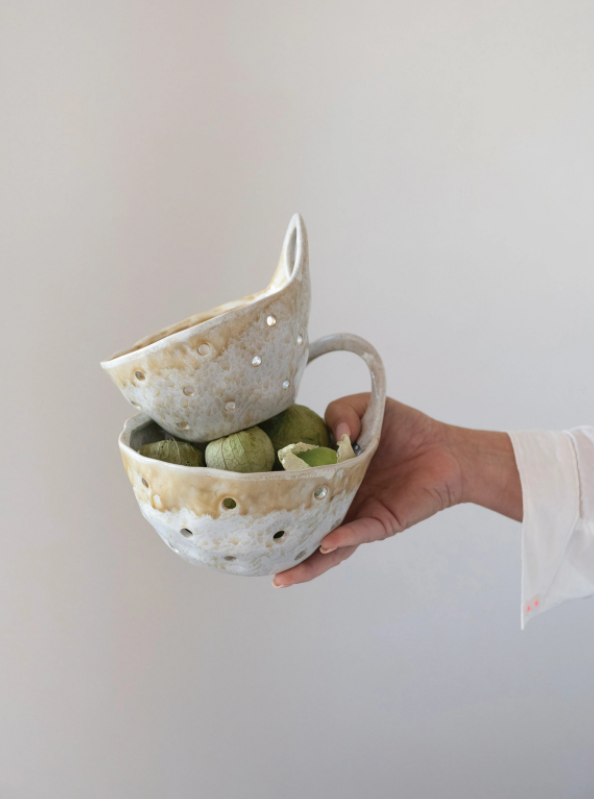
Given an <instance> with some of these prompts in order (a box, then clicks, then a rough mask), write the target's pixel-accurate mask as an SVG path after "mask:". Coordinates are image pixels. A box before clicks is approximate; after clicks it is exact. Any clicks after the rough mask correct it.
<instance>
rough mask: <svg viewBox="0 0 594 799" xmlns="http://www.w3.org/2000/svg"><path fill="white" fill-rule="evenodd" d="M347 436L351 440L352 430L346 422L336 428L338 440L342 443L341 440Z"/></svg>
mask: <svg viewBox="0 0 594 799" xmlns="http://www.w3.org/2000/svg"><path fill="white" fill-rule="evenodd" d="M344 435H347V436H348V437H349V438H350V437H351V428H350V427H349V426H348V424H347V423H346V422H340V424H339V425H337V427H336V440H337V441H340V439H341V438H342V437H343V436H344Z"/></svg>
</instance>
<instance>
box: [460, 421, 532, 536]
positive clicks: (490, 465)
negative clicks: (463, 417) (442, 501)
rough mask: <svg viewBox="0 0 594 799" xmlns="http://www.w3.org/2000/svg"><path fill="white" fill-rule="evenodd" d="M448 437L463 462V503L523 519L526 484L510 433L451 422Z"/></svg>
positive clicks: (461, 491) (461, 472) (461, 489)
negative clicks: (468, 426) (523, 484)
mask: <svg viewBox="0 0 594 799" xmlns="http://www.w3.org/2000/svg"><path fill="white" fill-rule="evenodd" d="M447 437H448V441H449V442H450V447H451V448H452V451H453V452H454V453H455V455H456V457H457V459H458V463H459V464H460V480H461V488H460V502H472V503H474V504H475V505H482V507H484V508H489V509H490V510H493V511H496V512H497V513H501V514H503V515H504V516H509V517H510V518H511V519H515V520H516V521H522V517H523V509H522V484H521V482H520V474H519V472H518V467H517V464H516V458H515V455H514V450H513V447H512V443H511V440H510V437H509V436H508V435H507V433H499V432H494V431H490V430H470V429H467V428H463V427H454V426H452V425H448V426H447Z"/></svg>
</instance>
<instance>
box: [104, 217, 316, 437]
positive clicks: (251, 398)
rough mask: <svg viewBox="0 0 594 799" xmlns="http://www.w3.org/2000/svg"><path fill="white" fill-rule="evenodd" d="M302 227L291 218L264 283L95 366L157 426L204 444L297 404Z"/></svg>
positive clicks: (301, 361)
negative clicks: (269, 278) (257, 289)
mask: <svg viewBox="0 0 594 799" xmlns="http://www.w3.org/2000/svg"><path fill="white" fill-rule="evenodd" d="M309 306H310V281H309V264H308V248H307V233H306V230H305V225H304V224H303V220H302V219H301V217H300V216H299V215H298V214H295V216H293V218H292V219H291V222H290V224H289V228H288V230H287V234H286V236H285V240H284V243H283V248H282V252H281V257H280V260H279V263H278V266H277V269H276V271H275V273H274V275H273V278H272V281H271V283H270V285H269V286H268V288H267V289H265V290H264V291H260V292H258V293H257V294H253V295H251V296H249V297H244V298H243V299H241V300H237V301H235V302H230V303H227V304H225V305H220V306H219V307H218V308H214V309H212V310H210V311H205V312H204V313H200V314H196V315H195V316H192V317H190V318H189V319H185V320H184V321H183V322H179V323H178V324H176V325H172V326H171V327H169V328H166V329H165V330H161V331H160V332H159V333H157V334H155V335H153V336H149V337H147V338H145V339H142V340H141V341H139V342H138V343H137V344H136V345H135V346H134V347H132V348H131V349H129V350H127V351H125V352H121V353H118V354H117V355H114V356H113V357H112V358H111V359H110V360H108V361H104V362H103V363H102V364H101V366H102V367H103V368H104V369H105V371H106V372H107V373H108V374H109V375H110V377H111V378H112V380H113V381H114V383H115V384H116V385H117V386H118V388H119V389H120V390H121V392H122V394H123V395H124V396H125V397H126V399H127V400H128V401H129V402H130V403H131V404H132V405H134V406H135V407H137V408H139V409H140V410H142V411H144V413H146V414H147V415H148V416H150V417H151V419H154V420H155V421H156V422H158V423H159V424H160V425H161V427H162V428H163V429H164V430H167V431H168V432H170V433H172V434H173V435H175V436H178V437H179V438H185V439H187V440H188V441H197V442H204V441H212V440H213V439H215V438H220V437H221V436H226V435H230V434H231V433H234V432H236V431H238V430H244V429H246V428H247V427H252V426H253V425H256V424H259V423H260V422H263V421H264V420H265V419H269V418H270V417H271V416H274V415H275V414H277V413H280V411H282V410H284V409H285V408H288V407H289V405H292V404H293V402H294V401H295V396H296V394H297V389H298V387H299V382H300V380H301V377H302V375H303V370H304V369H305V366H306V364H307V356H308V339H307V324H308V319H309Z"/></svg>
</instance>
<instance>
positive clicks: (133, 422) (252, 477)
mask: <svg viewBox="0 0 594 799" xmlns="http://www.w3.org/2000/svg"><path fill="white" fill-rule="evenodd" d="M149 423H153V424H157V423H156V422H155V421H154V419H152V418H151V417H150V416H149V415H148V414H146V413H137V414H135V415H134V416H131V417H130V418H129V419H127V420H126V423H125V424H124V428H123V430H122V432H121V433H120V436H119V438H118V444H119V447H120V450H121V452H122V453H124V452H125V453H126V454H127V455H128V456H129V457H131V458H132V459H133V460H136V461H138V462H139V463H146V464H152V465H153V466H154V465H155V464H158V465H159V468H160V469H161V468H162V469H165V470H166V471H169V472H171V473H172V474H175V473H176V472H178V473H179V474H189V473H194V474H195V475H196V478H197V479H200V478H205V477H211V478H217V479H219V480H220V479H221V478H223V479H226V480H234V481H237V482H240V483H253V482H261V481H268V480H309V479H312V478H314V479H318V478H319V477H322V476H326V475H328V474H330V475H333V474H335V473H336V472H338V471H339V470H340V469H352V468H354V467H355V465H361V464H362V463H367V462H368V461H370V460H371V458H372V457H373V455H374V454H375V451H376V449H377V447H378V445H379V437H378V436H372V438H371V439H370V441H369V442H368V443H367V444H366V445H365V447H364V448H363V449H362V450H361V452H360V454H359V455H357V456H356V457H354V458H350V459H349V460H347V461H342V463H331V464H328V465H326V466H312V467H310V468H309V469H300V470H295V471H282V472H281V471H280V470H279V471H275V472H231V471H227V470H226V469H213V468H212V467H211V466H183V465H182V464H178V463H168V462H167V461H158V460H155V458H148V457H147V456H146V455H141V454H140V452H138V450H136V449H134V447H132V446H131V445H130V438H131V436H132V433H133V432H134V431H135V430H137V429H138V428H139V427H141V426H143V425H146V424H149Z"/></svg>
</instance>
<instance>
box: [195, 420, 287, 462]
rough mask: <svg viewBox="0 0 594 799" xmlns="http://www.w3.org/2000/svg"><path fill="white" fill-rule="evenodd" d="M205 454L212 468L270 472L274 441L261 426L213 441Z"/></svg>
mask: <svg viewBox="0 0 594 799" xmlns="http://www.w3.org/2000/svg"><path fill="white" fill-rule="evenodd" d="M204 455H205V458H206V465H207V466H209V467H210V468H211V469H225V470H226V471H229V472H270V471H271V470H272V467H273V465H274V457H275V455H274V447H273V446H272V442H271V441H270V439H269V438H268V436H267V435H266V433H265V432H264V431H263V430H261V429H260V428H259V427H250V428H249V429H248V430H241V431H240V432H239V433H233V434H232V435H230V436H225V437H224V438H217V439H216V441H211V442H210V444H209V445H208V446H207V447H206V451H205V453H204Z"/></svg>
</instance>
